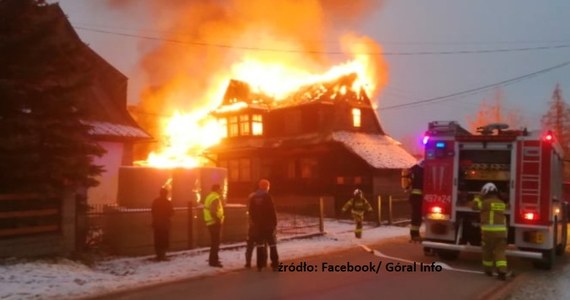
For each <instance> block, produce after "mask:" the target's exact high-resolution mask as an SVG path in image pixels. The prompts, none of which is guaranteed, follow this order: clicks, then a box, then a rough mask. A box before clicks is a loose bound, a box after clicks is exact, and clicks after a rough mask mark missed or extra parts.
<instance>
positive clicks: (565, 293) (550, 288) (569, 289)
mask: <svg viewBox="0 0 570 300" xmlns="http://www.w3.org/2000/svg"><path fill="white" fill-rule="evenodd" d="M569 282H570V265H568V264H566V265H564V266H563V267H562V268H555V269H553V270H551V271H548V272H540V273H536V274H531V275H530V277H529V278H525V279H524V280H521V281H520V282H515V284H516V286H515V287H513V288H512V291H511V293H510V295H507V296H506V298H504V299H508V300H543V299H570V286H569V285H568V283H569Z"/></svg>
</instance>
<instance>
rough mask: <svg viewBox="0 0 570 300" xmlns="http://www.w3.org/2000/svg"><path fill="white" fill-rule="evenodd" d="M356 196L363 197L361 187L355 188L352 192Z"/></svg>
mask: <svg viewBox="0 0 570 300" xmlns="http://www.w3.org/2000/svg"><path fill="white" fill-rule="evenodd" d="M352 194H353V195H354V196H360V197H362V190H360V189H356V190H354V192H353V193H352Z"/></svg>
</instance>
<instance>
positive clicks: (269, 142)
mask: <svg viewBox="0 0 570 300" xmlns="http://www.w3.org/2000/svg"><path fill="white" fill-rule="evenodd" d="M355 79H356V74H350V75H346V76H342V77H340V78H338V79H336V80H333V81H330V82H323V83H319V84H315V85H311V86H307V87H304V88H302V89H300V90H299V91H298V92H297V93H295V94H294V95H292V96H290V97H289V98H287V99H284V100H281V101H274V100H273V99H271V98H270V97H267V96H265V95H261V94H256V93H255V92H253V90H252V89H251V88H250V87H249V86H248V85H247V84H246V83H244V82H240V81H236V80H232V81H231V82H230V83H229V86H228V88H227V90H226V93H225V95H224V99H223V102H222V104H221V106H220V107H219V108H218V109H217V110H216V111H215V113H214V115H215V116H216V117H217V118H218V120H219V121H220V122H221V123H222V124H225V126H226V128H227V135H226V137H225V138H224V139H223V140H222V142H221V143H220V144H218V145H216V146H214V147H212V148H210V149H209V155H210V156H211V157H212V158H213V159H214V160H215V161H217V165H218V166H220V167H224V168H227V169H228V181H229V189H228V190H229V193H230V200H232V199H233V201H237V202H243V201H245V198H246V197H247V195H248V194H249V193H250V192H251V191H252V190H253V189H254V188H255V187H256V182H257V180H259V179H260V178H268V179H269V180H270V181H271V182H272V186H271V191H272V193H273V194H274V195H275V196H276V197H280V198H281V199H287V200H282V201H303V200H302V199H308V198H315V197H319V196H329V197H333V198H334V199H335V203H336V209H337V211H338V209H339V207H340V206H341V205H342V204H343V203H344V202H345V201H346V200H348V199H349V198H350V197H351V194H352V191H353V190H354V189H355V188H361V189H362V190H363V191H364V193H365V195H366V196H367V197H369V198H372V197H376V196H378V195H393V194H402V189H401V187H400V176H401V169H402V168H408V167H410V166H411V165H413V163H414V162H415V161H416V159H415V158H414V157H413V156H412V155H410V154H409V153H408V152H406V151H405V150H404V149H403V148H402V147H401V144H400V143H399V142H398V141H396V140H394V139H392V138H391V137H390V136H388V135H387V134H386V133H385V132H384V130H383V129H382V126H381V124H380V122H379V119H378V116H377V114H376V111H375V110H374V108H373V106H372V104H371V101H370V99H369V98H368V96H367V95H366V93H365V91H364V90H359V91H353V90H351V88H350V87H351V86H352V85H353V82H354V81H355Z"/></svg>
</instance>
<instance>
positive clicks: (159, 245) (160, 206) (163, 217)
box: [151, 188, 174, 261]
mask: <svg viewBox="0 0 570 300" xmlns="http://www.w3.org/2000/svg"><path fill="white" fill-rule="evenodd" d="M173 214H174V209H173V208H172V202H170V199H168V190H167V189H166V188H160V191H159V195H158V198H156V199H154V200H153V201H152V206H151V215H152V228H153V232H154V249H155V252H156V260H158V261H164V260H167V258H166V250H168V246H169V244H170V218H171V217H172V215H173Z"/></svg>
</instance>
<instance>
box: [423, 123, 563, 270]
mask: <svg viewBox="0 0 570 300" xmlns="http://www.w3.org/2000/svg"><path fill="white" fill-rule="evenodd" d="M506 128H508V126H507V125H505V124H491V125H489V126H485V127H482V128H480V129H481V130H480V131H481V132H480V133H479V134H472V133H470V132H468V131H467V130H465V129H463V128H462V127H461V126H459V124H458V123H457V122H454V121H436V122H431V123H429V126H428V131H427V132H426V136H425V137H424V144H425V160H424V189H423V218H424V224H425V234H424V241H423V242H422V245H423V247H424V250H425V251H426V253H427V252H430V253H431V252H435V253H438V254H439V255H440V257H442V258H444V259H455V258H457V256H458V255H459V253H460V252H461V251H481V247H480V244H481V239H480V235H481V233H480V226H479V212H478V211H475V210H473V209H472V208H471V202H472V201H473V197H474V196H475V195H477V194H479V192H480V190H481V187H482V186H483V184H485V183H487V182H493V183H494V184H495V185H496V186H497V188H498V189H499V192H500V198H501V199H503V201H505V203H507V204H508V212H507V214H508V242H509V248H508V250H507V255H512V256H520V257H527V258H531V259H534V262H535V265H536V266H537V267H542V268H547V269H548V268H550V267H551V266H552V264H553V263H554V260H555V255H556V254H559V255H561V254H563V253H564V251H565V248H566V239H567V238H566V233H567V221H568V213H567V203H566V201H565V199H563V178H562V175H563V159H562V158H563V155H562V150H561V147H560V146H559V144H558V142H557V141H556V139H555V138H554V137H553V135H552V134H550V133H539V132H527V131H526V130H506Z"/></svg>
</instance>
